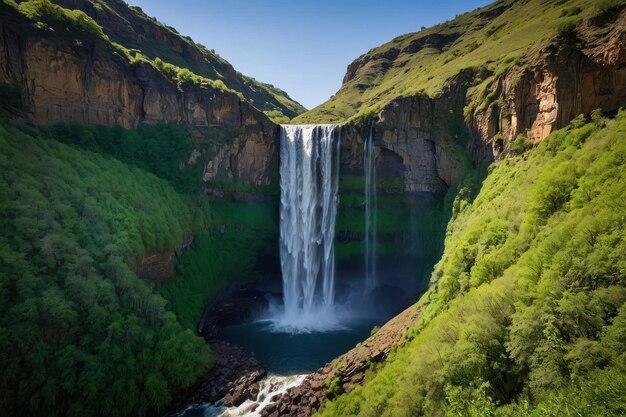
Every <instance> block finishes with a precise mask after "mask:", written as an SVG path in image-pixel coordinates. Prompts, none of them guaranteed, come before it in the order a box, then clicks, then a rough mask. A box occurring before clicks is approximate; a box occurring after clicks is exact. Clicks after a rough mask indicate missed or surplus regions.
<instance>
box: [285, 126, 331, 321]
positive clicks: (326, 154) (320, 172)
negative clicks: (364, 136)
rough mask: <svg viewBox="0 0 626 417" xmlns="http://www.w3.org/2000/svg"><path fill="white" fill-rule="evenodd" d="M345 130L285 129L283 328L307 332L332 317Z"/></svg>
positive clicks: (286, 127)
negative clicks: (335, 246) (336, 235)
mask: <svg viewBox="0 0 626 417" xmlns="http://www.w3.org/2000/svg"><path fill="white" fill-rule="evenodd" d="M340 135H341V128H340V127H339V126H336V125H282V126H281V134H280V262H281V269H282V274H283V298H284V305H285V311H284V317H283V318H282V319H281V323H280V324H281V325H282V326H283V327H288V328H293V329H294V330H305V331H306V330H307V328H310V325H311V323H313V324H314V325H313V326H315V324H316V323H317V322H319V321H320V320H322V317H323V316H324V315H326V316H328V315H332V310H333V301H334V297H335V294H334V291H335V253H334V240H335V219H336V216H337V192H338V188H339V149H340Z"/></svg>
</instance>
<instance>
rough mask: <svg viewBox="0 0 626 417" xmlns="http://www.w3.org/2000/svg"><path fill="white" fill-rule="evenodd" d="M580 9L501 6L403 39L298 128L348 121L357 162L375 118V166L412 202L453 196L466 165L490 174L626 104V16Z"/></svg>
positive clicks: (356, 71) (378, 52) (352, 73)
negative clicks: (518, 144) (517, 144)
mask: <svg viewBox="0 0 626 417" xmlns="http://www.w3.org/2000/svg"><path fill="white" fill-rule="evenodd" d="M578 3H579V2H576V1H563V2H558V4H557V3H551V2H540V1H527V2H515V1H505V0H502V1H497V2H495V3H494V4H492V5H489V6H487V7H485V8H482V9H478V10H476V11H473V12H470V13H467V14H465V15H461V16H459V17H457V18H455V19H454V20H451V21H449V22H446V23H443V24H441V25H437V26H435V27H433V28H429V29H424V30H422V31H421V32H417V33H414V34H408V35H404V36H400V37H398V38H396V39H394V40H393V41H392V42H390V43H388V44H385V45H382V46H380V47H378V48H374V49H372V50H371V51H369V52H368V53H367V54H365V55H363V56H361V57H359V58H358V59H357V60H355V61H354V62H353V63H352V64H350V65H349V66H348V70H347V73H346V76H345V77H344V83H343V85H342V87H341V89H340V90H339V91H338V92H337V94H336V95H335V96H334V97H333V98H332V99H331V100H329V101H328V102H327V103H324V104H322V105H321V106H319V107H317V108H315V109H313V110H311V111H309V112H307V113H304V114H303V115H301V116H299V117H297V118H296V119H295V120H296V121H297V122H312V121H318V122H319V121H320V120H324V121H334V122H339V121H343V122H344V123H346V124H347V125H348V126H347V129H346V132H347V135H346V138H344V140H345V145H346V148H347V149H349V150H352V151H354V152H357V153H358V152H359V149H361V148H362V143H363V140H364V137H365V135H366V134H367V131H368V127H367V126H368V125H369V120H370V118H374V119H376V121H377V122H376V125H375V128H374V133H375V139H376V145H377V147H378V151H377V166H381V167H383V166H393V167H395V168H394V171H395V173H394V175H395V177H397V178H399V179H400V180H401V182H402V184H403V189H404V190H405V191H407V192H413V191H426V192H431V193H441V192H445V190H446V189H447V188H448V187H449V186H450V185H451V184H452V183H454V182H455V181H457V180H458V179H459V175H460V172H461V171H463V169H462V167H463V165H464V164H465V163H466V162H465V161H463V159H464V158H463V155H461V154H464V153H466V154H469V155H470V157H471V159H472V160H473V161H474V162H475V163H478V162H481V161H486V162H490V161H493V160H494V159H496V158H498V157H500V156H501V155H502V154H503V153H506V152H508V151H509V149H510V146H511V142H512V141H513V140H514V139H515V138H516V137H517V136H518V135H520V134H521V135H525V136H527V137H528V139H529V140H530V141H531V142H532V143H537V142H540V141H541V140H542V139H544V138H545V137H546V136H547V135H548V134H549V133H550V132H551V131H553V130H555V129H558V128H560V127H563V126H565V125H566V124H567V123H569V121H570V120H572V119H573V118H574V117H576V116H577V115H578V114H585V115H587V116H589V115H590V114H591V112H592V111H593V110H594V109H596V108H601V109H602V110H603V111H605V112H614V111H616V110H617V109H618V108H619V107H620V105H623V104H624V100H625V98H626V57H625V53H626V52H625V51H626V48H625V42H626V12H625V11H624V6H623V4H621V5H620V3H619V2H617V3H616V5H613V6H610V7H609V6H604V8H601V7H602V6H601V5H597V6H594V5H593V4H586V5H585V6H584V7H578ZM352 160H353V162H354V163H353V168H354V169H357V168H359V167H358V166H357V165H358V161H359V160H362V158H361V157H360V156H359V155H355V156H354V157H352ZM389 161H396V163H393V164H389Z"/></svg>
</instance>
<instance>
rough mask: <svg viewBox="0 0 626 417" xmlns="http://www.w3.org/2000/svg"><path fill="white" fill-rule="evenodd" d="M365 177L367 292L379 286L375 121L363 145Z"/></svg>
mask: <svg viewBox="0 0 626 417" xmlns="http://www.w3.org/2000/svg"><path fill="white" fill-rule="evenodd" d="M363 171H364V176H365V253H364V256H365V291H366V292H368V293H369V292H370V291H372V290H373V289H374V288H376V286H377V285H378V280H377V277H376V154H375V152H374V121H372V123H371V125H370V130H369V134H368V135H367V138H366V139H365V143H364V144H363Z"/></svg>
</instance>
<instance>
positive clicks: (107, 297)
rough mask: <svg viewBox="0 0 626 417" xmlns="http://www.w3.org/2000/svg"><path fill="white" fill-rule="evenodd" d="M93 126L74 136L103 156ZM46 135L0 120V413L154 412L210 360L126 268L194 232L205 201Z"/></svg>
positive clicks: (203, 222) (202, 220)
mask: <svg viewBox="0 0 626 417" xmlns="http://www.w3.org/2000/svg"><path fill="white" fill-rule="evenodd" d="M161 128H163V127H155V128H154V129H155V131H159V129H161ZM76 129H77V128H76ZM53 130H54V129H53ZM69 131H73V130H72V129H69V130H68V132H69ZM102 132H104V133H111V132H113V130H102V131H101V130H99V128H87V129H85V130H84V131H81V132H80V134H81V135H83V134H84V135H85V136H84V140H86V141H87V142H88V143H90V144H91V145H93V146H94V147H95V148H96V150H98V151H99V152H100V151H101V153H107V152H106V151H105V150H103V149H104V148H103V149H100V148H98V146H97V145H95V144H94V143H93V142H91V139H94V138H92V137H91V135H92V134H93V135H96V134H99V133H102ZM75 133H76V132H75ZM126 133H128V134H131V135H135V134H137V135H138V136H139V137H141V134H140V133H138V132H135V133H129V132H125V133H124V132H122V134H121V136H122V137H125V135H126ZM49 136H50V131H47V132H45V134H42V133H41V132H40V131H38V130H37V129H35V128H28V127H22V128H20V129H18V128H15V127H9V126H6V125H5V124H4V123H3V124H2V125H0V149H1V151H0V223H1V225H0V368H1V369H2V372H1V373H0V409H1V410H2V413H3V415H4V414H5V413H6V415H42V416H44V415H45V416H81V417H82V416H101V415H109V416H125V415H144V414H146V413H147V412H148V411H150V410H159V409H162V408H163V407H164V406H165V405H167V404H168V403H169V401H170V400H171V398H172V395H175V394H176V393H177V392H178V391H180V390H181V389H182V388H184V387H187V386H189V385H191V384H192V383H193V382H194V381H195V379H196V378H197V376H198V375H200V374H202V373H203V372H205V371H206V370H207V369H208V368H209V367H210V366H211V363H212V357H211V354H210V351H209V349H208V347H207V346H206V344H205V343H204V341H203V340H202V339H200V338H198V337H197V336H195V335H194V334H193V332H191V331H189V330H185V329H184V328H183V327H182V326H181V325H180V324H179V323H178V322H177V320H176V316H175V315H174V314H172V313H171V312H168V311H167V310H166V300H165V299H164V298H163V297H162V296H161V295H159V294H158V293H157V292H156V291H154V290H153V289H152V288H151V284H150V283H149V282H147V281H145V280H142V279H140V278H139V277H137V275H136V274H135V273H134V272H133V266H134V262H135V259H136V257H139V256H141V255H142V254H144V253H146V252H148V251H153V250H171V249H174V248H176V247H177V245H178V244H179V243H180V241H181V239H182V237H183V235H185V234H192V233H197V232H200V231H202V230H205V228H206V227H207V225H208V220H207V219H208V216H207V214H206V213H207V210H206V208H204V207H203V206H204V205H206V203H204V204H203V203H202V202H201V200H199V199H193V198H191V197H189V196H186V195H182V194H179V193H177V192H176V191H175V189H174V188H173V187H172V186H171V184H170V183H168V182H167V181H165V180H163V179H159V178H158V177H156V176H154V175H152V174H150V173H147V172H146V171H144V170H142V169H140V168H138V167H136V166H133V165H129V164H125V163H123V162H120V161H118V160H116V159H113V158H111V157H108V156H104V155H101V154H98V153H94V152H91V151H87V150H84V149H80V148H77V147H74V146H69V145H66V144H62V143H60V142H58V141H55V140H52V139H50V138H49ZM44 137H48V138H47V139H45V138H44ZM101 139H103V138H101V137H96V138H95V140H96V141H97V140H101ZM81 145H84V143H83V144H81ZM91 145H90V146H91ZM102 146H104V145H102ZM131 154H132V153H131ZM138 162H141V161H138ZM156 171H157V172H158V169H156Z"/></svg>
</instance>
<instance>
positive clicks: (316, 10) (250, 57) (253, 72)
mask: <svg viewBox="0 0 626 417" xmlns="http://www.w3.org/2000/svg"><path fill="white" fill-rule="evenodd" d="M127 1H128V3H129V4H131V5H134V6H140V7H141V8H142V9H143V10H144V12H146V14H148V15H150V16H153V17H156V18H157V19H158V20H159V21H161V22H163V23H166V24H168V25H170V26H173V27H175V28H176V29H177V30H178V31H179V32H180V33H182V34H183V35H189V36H191V37H192V38H193V39H194V40H195V41H196V42H200V43H202V44H203V45H205V46H206V47H207V48H209V49H215V51H216V52H217V53H218V54H219V55H220V56H222V57H223V58H225V59H226V60H228V61H229V62H230V63H231V64H232V65H233V66H234V67H235V69H236V70H238V71H240V72H242V73H244V74H246V75H249V76H251V77H254V78H256V79H257V80H260V81H263V82H268V83H272V84H274V85H275V86H277V87H279V88H282V89H283V90H285V91H287V93H289V95H290V96H291V97H292V98H294V99H295V100H297V101H299V102H300V103H302V104H303V105H304V106H305V107H307V108H313V107H315V106H317V105H318V104H321V103H323V102H324V101H326V100H327V99H328V98H329V97H330V96H331V95H332V94H334V93H335V92H336V91H337V90H338V89H339V87H340V86H341V80H342V79H343V76H344V74H345V71H346V67H347V66H348V64H349V63H350V62H352V61H353V60H354V59H355V58H357V57H358V56H359V55H361V54H363V53H365V52H367V51H368V50H369V49H371V48H373V47H375V46H378V45H381V44H383V43H386V42H388V41H390V40H391V39H393V38H394V37H396V36H398V35H402V34H404V33H408V32H415V31H418V30H419V29H420V27H421V26H426V27H430V26H433V25H435V24H437V23H440V22H443V21H446V20H449V19H451V18H453V17H454V16H455V15H457V14H461V13H464V12H467V11H470V10H473V9H475V8H477V7H481V6H484V5H486V4H488V3H491V1H490V0H437V1H432V0H413V1H411V0H395V1H394V0H362V1H357V0H334V1H332V0H317V1H315V0H204V1H203V0H185V1H172V0H127Z"/></svg>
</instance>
